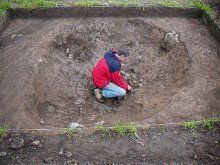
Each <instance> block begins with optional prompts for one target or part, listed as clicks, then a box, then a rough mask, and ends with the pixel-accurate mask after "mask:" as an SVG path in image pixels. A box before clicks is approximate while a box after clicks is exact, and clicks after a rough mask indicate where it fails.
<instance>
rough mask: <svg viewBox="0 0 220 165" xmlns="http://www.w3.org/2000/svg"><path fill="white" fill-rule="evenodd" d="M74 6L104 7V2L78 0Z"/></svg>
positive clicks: (98, 0) (99, 0) (100, 0)
mask: <svg viewBox="0 0 220 165" xmlns="http://www.w3.org/2000/svg"><path fill="white" fill-rule="evenodd" d="M74 5H75V6H82V7H92V6H104V2H103V1H102V0H76V1H74Z"/></svg>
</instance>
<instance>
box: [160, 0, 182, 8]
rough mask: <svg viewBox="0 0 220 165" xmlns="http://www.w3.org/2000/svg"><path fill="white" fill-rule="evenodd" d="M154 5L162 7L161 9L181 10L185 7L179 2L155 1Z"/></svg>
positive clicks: (172, 0)
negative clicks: (173, 8) (174, 8)
mask: <svg viewBox="0 0 220 165" xmlns="http://www.w3.org/2000/svg"><path fill="white" fill-rule="evenodd" d="M156 3H157V4H158V5H159V6H163V7H177V8H182V7H184V6H185V5H184V4H183V3H181V2H180V1H175V0H159V1H156Z"/></svg>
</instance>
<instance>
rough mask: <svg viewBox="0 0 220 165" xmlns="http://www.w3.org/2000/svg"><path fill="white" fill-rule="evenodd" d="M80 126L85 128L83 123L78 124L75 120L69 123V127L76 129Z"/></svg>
mask: <svg viewBox="0 0 220 165" xmlns="http://www.w3.org/2000/svg"><path fill="white" fill-rule="evenodd" d="M78 127H81V128H83V127H84V126H83V125H81V124H78V123H74V122H71V123H70V124H69V128H71V129H76V128H78Z"/></svg>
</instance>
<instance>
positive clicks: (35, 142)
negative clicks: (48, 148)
mask: <svg viewBox="0 0 220 165" xmlns="http://www.w3.org/2000/svg"><path fill="white" fill-rule="evenodd" d="M39 144H40V141H38V140H36V141H33V142H32V145H33V146H39Z"/></svg>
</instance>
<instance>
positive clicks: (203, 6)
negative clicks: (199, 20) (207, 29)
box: [193, 0, 214, 18]
mask: <svg viewBox="0 0 220 165" xmlns="http://www.w3.org/2000/svg"><path fill="white" fill-rule="evenodd" d="M193 5H194V7H196V8H198V9H201V10H203V11H204V13H205V15H207V16H209V17H211V18H212V17H213V16H214V10H213V9H212V7H211V6H210V5H208V4H205V3H203V2H202V1H200V0H196V1H193Z"/></svg>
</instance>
